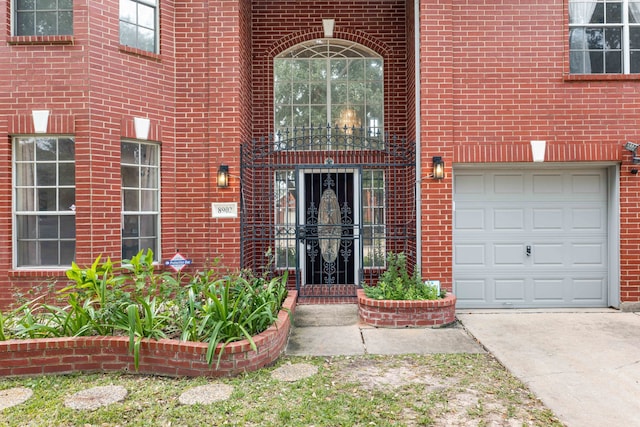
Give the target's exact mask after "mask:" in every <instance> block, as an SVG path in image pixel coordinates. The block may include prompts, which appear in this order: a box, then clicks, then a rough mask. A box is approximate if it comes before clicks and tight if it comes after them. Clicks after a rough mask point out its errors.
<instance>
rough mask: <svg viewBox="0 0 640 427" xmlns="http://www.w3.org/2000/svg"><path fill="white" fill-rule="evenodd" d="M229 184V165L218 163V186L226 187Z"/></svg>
mask: <svg viewBox="0 0 640 427" xmlns="http://www.w3.org/2000/svg"><path fill="white" fill-rule="evenodd" d="M228 186H229V166H228V165H220V167H218V187H219V188H227V187H228Z"/></svg>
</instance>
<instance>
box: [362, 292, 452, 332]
mask: <svg viewBox="0 0 640 427" xmlns="http://www.w3.org/2000/svg"><path fill="white" fill-rule="evenodd" d="M358 315H359V317H360V321H362V322H363V323H366V324H367V325H371V326H375V327H380V328H405V327H408V328H420V327H437V326H444V325H448V324H450V323H453V322H455V320H456V297H455V296H454V295H453V294H451V293H448V294H447V295H446V297H444V298H442V299H438V300H429V301H427V300H419V301H395V300H376V299H371V298H367V296H366V295H365V294H364V290H362V289H358Z"/></svg>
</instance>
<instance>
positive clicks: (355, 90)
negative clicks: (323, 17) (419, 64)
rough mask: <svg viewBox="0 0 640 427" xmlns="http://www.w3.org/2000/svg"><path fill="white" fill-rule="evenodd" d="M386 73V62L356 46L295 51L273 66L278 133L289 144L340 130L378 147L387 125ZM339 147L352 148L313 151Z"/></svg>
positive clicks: (315, 43)
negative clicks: (299, 138)
mask: <svg viewBox="0 0 640 427" xmlns="http://www.w3.org/2000/svg"><path fill="white" fill-rule="evenodd" d="M383 74H384V70H383V60H382V57H380V55H378V54H376V53H374V52H373V51H371V50H369V49H367V48H365V47H364V46H361V45H359V44H357V43H352V42H346V41H343V40H334V39H319V40H311V41H308V42H304V43H301V44H299V45H296V46H294V47H292V48H291V49H289V50H287V51H286V52H283V53H282V54H280V55H278V56H277V57H276V58H275V59H274V63H273V75H274V129H275V134H276V135H280V136H281V138H283V139H288V138H291V137H294V136H301V134H300V133H301V130H309V129H310V128H312V129H315V130H316V131H320V133H322V128H324V133H325V134H326V133H327V131H331V129H333V130H334V131H335V130H336V129H337V130H338V131H339V132H340V133H345V134H347V135H351V134H355V133H356V132H358V133H361V132H364V135H363V136H366V137H367V138H368V139H369V140H370V141H372V142H371V143H372V144H376V143H375V142H373V141H375V138H377V137H380V136H382V133H383V126H384V125H383V105H384V90H383V80H384V79H383ZM302 132H303V133H304V131H302ZM328 141H331V139H329V140H328ZM334 142H335V141H334ZM297 148H302V147H297ZM335 148H338V149H342V148H346V149H349V148H350V147H349V146H348V145H345V146H344V147H335V146H334V147H325V146H321V145H318V146H315V145H313V144H311V145H310V146H309V149H335ZM371 148H379V147H378V146H377V145H374V146H372V147H371Z"/></svg>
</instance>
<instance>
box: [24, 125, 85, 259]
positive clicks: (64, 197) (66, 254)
mask: <svg viewBox="0 0 640 427" xmlns="http://www.w3.org/2000/svg"><path fill="white" fill-rule="evenodd" d="M13 153H14V154H13V158H14V174H13V191H14V199H13V200H14V201H13V205H14V206H13V209H14V224H15V226H14V230H15V231H14V240H15V255H14V256H15V265H16V267H57V266H69V265H71V261H72V260H73V259H74V257H75V247H76V217H75V211H76V206H75V198H76V188H75V184H76V183H75V145H74V141H73V138H71V137H53V136H41V137H15V138H13Z"/></svg>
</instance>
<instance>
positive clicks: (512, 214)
mask: <svg viewBox="0 0 640 427" xmlns="http://www.w3.org/2000/svg"><path fill="white" fill-rule="evenodd" d="M493 229H494V230H511V231H524V230H525V222H524V209H513V208H508V209H505V208H496V209H493Z"/></svg>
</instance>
